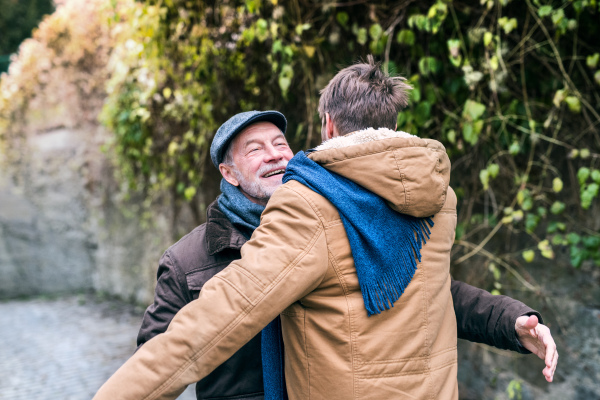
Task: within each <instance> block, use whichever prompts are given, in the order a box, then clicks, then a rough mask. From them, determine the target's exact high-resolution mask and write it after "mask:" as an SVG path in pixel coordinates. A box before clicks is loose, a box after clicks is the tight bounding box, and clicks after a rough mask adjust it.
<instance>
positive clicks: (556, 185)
mask: <svg viewBox="0 0 600 400" xmlns="http://www.w3.org/2000/svg"><path fill="white" fill-rule="evenodd" d="M562 189H563V181H562V179H560V178H559V177H556V178H554V179H553V180H552V190H554V192H555V193H560V191H561V190H562Z"/></svg>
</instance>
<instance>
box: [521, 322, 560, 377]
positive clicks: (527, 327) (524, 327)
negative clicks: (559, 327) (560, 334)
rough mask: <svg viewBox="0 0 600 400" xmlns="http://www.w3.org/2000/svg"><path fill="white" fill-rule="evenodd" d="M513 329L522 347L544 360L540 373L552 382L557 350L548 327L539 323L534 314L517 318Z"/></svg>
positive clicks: (556, 361)
mask: <svg viewBox="0 0 600 400" xmlns="http://www.w3.org/2000/svg"><path fill="white" fill-rule="evenodd" d="M515 330H516V332H517V337H518V338H519V341H520V342H521V344H522V345H523V347H525V348H526V349H527V350H529V351H531V352H532V353H533V354H535V355H537V356H538V357H539V358H541V359H542V360H544V361H545V363H546V368H544V370H543V371H542V373H543V374H544V377H545V378H546V380H547V381H548V382H552V380H553V379H554V371H556V365H557V363H558V351H556V343H554V339H552V335H551V334H550V329H549V328H548V327H547V326H546V325H543V324H540V323H539V322H538V318H537V317H536V316H535V315H532V316H526V315H524V316H521V317H519V318H517V321H516V322H515Z"/></svg>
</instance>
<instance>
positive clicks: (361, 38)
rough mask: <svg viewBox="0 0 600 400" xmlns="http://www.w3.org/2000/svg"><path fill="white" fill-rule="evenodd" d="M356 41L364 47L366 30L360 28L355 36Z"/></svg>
mask: <svg viewBox="0 0 600 400" xmlns="http://www.w3.org/2000/svg"><path fill="white" fill-rule="evenodd" d="M356 41H357V42H358V43H359V44H362V45H365V44H366V43H367V29H366V28H360V29H359V30H358V33H357V34H356Z"/></svg>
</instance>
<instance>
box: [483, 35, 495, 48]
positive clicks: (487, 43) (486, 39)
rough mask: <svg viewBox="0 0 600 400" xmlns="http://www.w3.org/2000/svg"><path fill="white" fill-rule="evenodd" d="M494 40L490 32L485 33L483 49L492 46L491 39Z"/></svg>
mask: <svg viewBox="0 0 600 400" xmlns="http://www.w3.org/2000/svg"><path fill="white" fill-rule="evenodd" d="M493 38H494V35H493V34H492V32H486V33H484V34H483V45H484V46H485V47H490V44H492V39H493Z"/></svg>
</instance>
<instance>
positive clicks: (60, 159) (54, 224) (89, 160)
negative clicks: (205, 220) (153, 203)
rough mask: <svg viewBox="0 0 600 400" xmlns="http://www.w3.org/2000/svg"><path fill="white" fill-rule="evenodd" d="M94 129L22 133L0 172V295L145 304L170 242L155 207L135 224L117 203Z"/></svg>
mask: <svg viewBox="0 0 600 400" xmlns="http://www.w3.org/2000/svg"><path fill="white" fill-rule="evenodd" d="M105 135H106V134H105V132H104V131H103V129H102V128H101V127H99V126H94V125H89V126H86V127H85V128H81V127H80V128H59V129H51V130H47V131H37V132H36V131H34V132H33V133H31V134H29V135H28V137H27V140H26V143H25V151H23V152H22V153H23V154H24V155H23V157H22V159H21V160H20V162H19V163H18V165H12V166H10V168H9V170H10V174H9V171H7V170H3V171H2V172H0V298H9V297H17V296H32V295H40V294H53V293H62V292H76V291H83V290H90V289H94V290H96V291H100V292H103V293H107V294H110V295H114V296H118V297H120V298H123V299H126V300H129V301H133V302H136V303H140V304H148V303H150V302H151V301H152V294H153V288H154V281H155V273H156V267H157V260H158V258H159V257H160V255H161V254H162V252H163V251H164V250H165V248H166V247H167V246H168V245H169V244H170V242H171V241H172V239H171V237H172V230H171V226H172V224H170V223H168V222H167V221H168V218H169V213H168V212H167V211H165V210H163V209H161V208H159V207H157V209H156V210H155V212H153V215H154V217H153V218H152V220H150V221H145V224H144V225H142V224H140V218H139V215H138V213H136V210H137V208H136V204H135V202H133V201H130V202H126V201H123V200H122V199H121V198H120V195H119V192H120V191H119V190H118V189H119V188H118V185H117V184H116V182H115V180H114V178H113V173H112V169H111V167H110V163H109V161H108V159H107V157H106V155H104V154H103V153H102V152H101V151H100V147H101V144H102V142H103V141H104V139H105Z"/></svg>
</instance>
